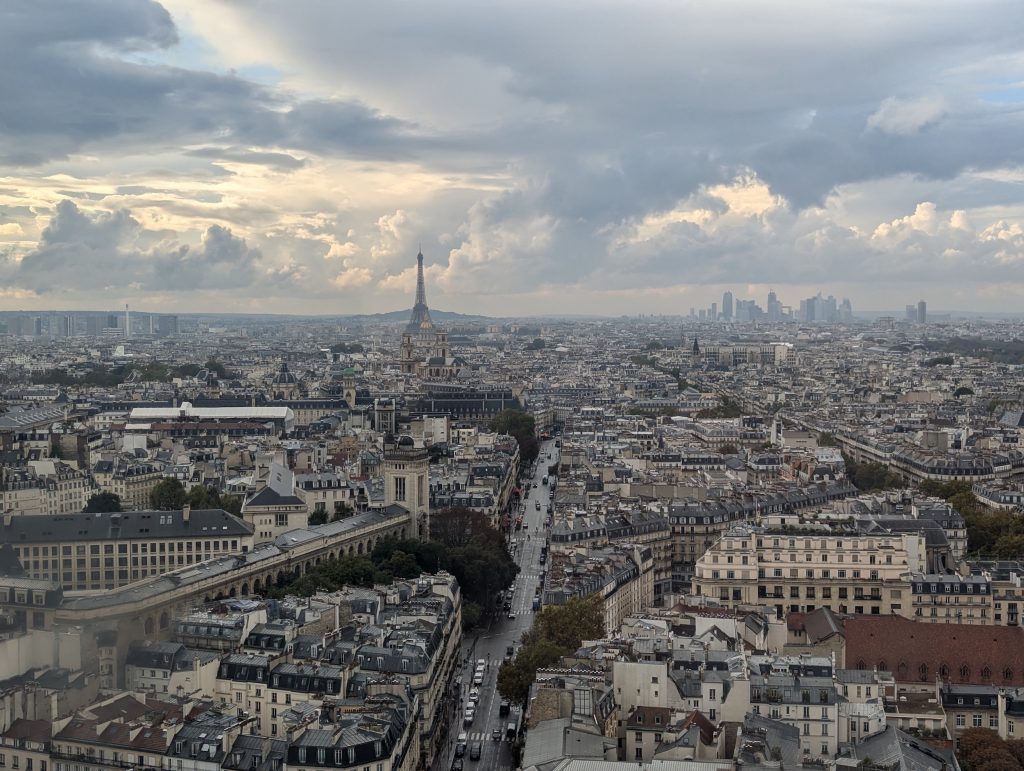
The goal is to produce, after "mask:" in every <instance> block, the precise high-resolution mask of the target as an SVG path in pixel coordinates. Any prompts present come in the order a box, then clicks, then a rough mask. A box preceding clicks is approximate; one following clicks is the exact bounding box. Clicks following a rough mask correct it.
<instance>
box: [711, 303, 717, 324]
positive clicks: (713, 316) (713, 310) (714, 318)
mask: <svg viewBox="0 0 1024 771" xmlns="http://www.w3.org/2000/svg"><path fill="white" fill-rule="evenodd" d="M710 318H711V320H712V321H717V320H718V303H711V316H710Z"/></svg>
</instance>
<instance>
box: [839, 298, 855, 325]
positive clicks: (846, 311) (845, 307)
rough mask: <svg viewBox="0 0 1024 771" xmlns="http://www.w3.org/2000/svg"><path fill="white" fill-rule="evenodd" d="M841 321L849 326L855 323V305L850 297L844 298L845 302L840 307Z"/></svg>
mask: <svg viewBox="0 0 1024 771" xmlns="http://www.w3.org/2000/svg"><path fill="white" fill-rule="evenodd" d="M839 321H841V322H842V323H843V324H849V323H850V322H851V321H853V304H852V303H851V302H850V298H848V297H844V298H843V302H842V303H841V304H840V306H839Z"/></svg>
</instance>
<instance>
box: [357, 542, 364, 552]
mask: <svg viewBox="0 0 1024 771" xmlns="http://www.w3.org/2000/svg"><path fill="white" fill-rule="evenodd" d="M362 553H363V542H362V541H360V542H359V545H358V546H356V554H362Z"/></svg>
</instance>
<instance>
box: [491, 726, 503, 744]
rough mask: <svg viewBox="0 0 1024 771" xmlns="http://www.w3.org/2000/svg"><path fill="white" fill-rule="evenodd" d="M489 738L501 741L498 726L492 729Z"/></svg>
mask: <svg viewBox="0 0 1024 771" xmlns="http://www.w3.org/2000/svg"><path fill="white" fill-rule="evenodd" d="M491 738H492V739H493V740H494V741H496V742H500V741H501V729H500V728H495V729H494V730H493V731H491Z"/></svg>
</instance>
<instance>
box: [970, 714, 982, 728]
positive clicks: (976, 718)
mask: <svg viewBox="0 0 1024 771" xmlns="http://www.w3.org/2000/svg"><path fill="white" fill-rule="evenodd" d="M971 725H973V726H974V727H975V728H981V715H978V714H974V715H971Z"/></svg>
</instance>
